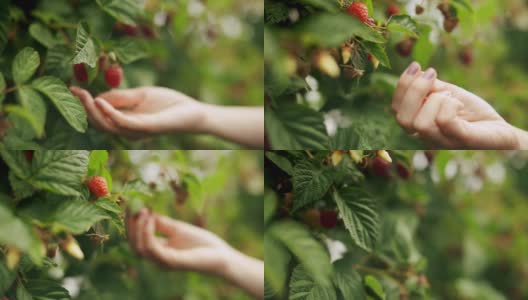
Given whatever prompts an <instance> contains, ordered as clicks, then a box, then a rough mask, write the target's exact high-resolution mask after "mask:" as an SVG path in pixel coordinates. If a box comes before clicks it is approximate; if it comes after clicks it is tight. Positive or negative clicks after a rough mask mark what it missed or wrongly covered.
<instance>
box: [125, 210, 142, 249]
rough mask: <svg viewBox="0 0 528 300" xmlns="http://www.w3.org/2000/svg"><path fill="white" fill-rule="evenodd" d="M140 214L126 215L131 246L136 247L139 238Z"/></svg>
mask: <svg viewBox="0 0 528 300" xmlns="http://www.w3.org/2000/svg"><path fill="white" fill-rule="evenodd" d="M138 218H139V214H135V215H131V214H129V213H127V217H126V228H127V237H128V243H129V245H130V248H132V249H134V248H135V245H136V240H137V221H138Z"/></svg>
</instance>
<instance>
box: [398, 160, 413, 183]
mask: <svg viewBox="0 0 528 300" xmlns="http://www.w3.org/2000/svg"><path fill="white" fill-rule="evenodd" d="M396 172H397V173H398V176H400V178H401V179H404V180H407V179H409V178H410V177H411V171H410V170H409V168H408V167H407V166H406V165H404V164H403V163H402V162H400V161H399V162H397V163H396Z"/></svg>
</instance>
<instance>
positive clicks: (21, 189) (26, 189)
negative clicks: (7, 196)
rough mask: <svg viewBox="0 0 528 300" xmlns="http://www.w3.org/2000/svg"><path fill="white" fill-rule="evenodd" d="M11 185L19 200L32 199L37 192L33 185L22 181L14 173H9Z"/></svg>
mask: <svg viewBox="0 0 528 300" xmlns="http://www.w3.org/2000/svg"><path fill="white" fill-rule="evenodd" d="M9 183H10V184H11V188H12V189H13V192H14V194H15V198H16V199H17V200H19V199H24V198H27V197H30V196H32V195H33V194H34V193H35V191H36V190H35V188H34V187H33V186H32V185H31V184H29V183H27V182H26V181H24V180H22V179H20V178H19V177H17V176H16V175H15V173H13V172H9Z"/></svg>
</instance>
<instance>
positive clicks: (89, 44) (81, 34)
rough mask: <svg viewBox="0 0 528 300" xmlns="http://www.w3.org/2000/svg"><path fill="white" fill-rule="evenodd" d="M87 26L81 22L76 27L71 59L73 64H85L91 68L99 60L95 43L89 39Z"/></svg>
mask: <svg viewBox="0 0 528 300" xmlns="http://www.w3.org/2000/svg"><path fill="white" fill-rule="evenodd" d="M87 26H88V25H87V24H85V23H83V22H81V23H79V25H77V38H76V39H75V56H74V57H73V61H72V63H73V64H81V63H85V64H87V65H89V66H90V67H92V68H95V64H96V63H97V60H98V58H99V56H98V54H97V49H96V47H95V43H94V41H93V40H92V38H91V37H90V35H89V33H88V31H87V29H86V28H85V27H87Z"/></svg>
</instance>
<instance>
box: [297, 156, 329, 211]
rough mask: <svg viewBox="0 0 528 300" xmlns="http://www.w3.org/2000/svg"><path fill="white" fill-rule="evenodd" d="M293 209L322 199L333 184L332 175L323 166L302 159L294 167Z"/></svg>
mask: <svg viewBox="0 0 528 300" xmlns="http://www.w3.org/2000/svg"><path fill="white" fill-rule="evenodd" d="M292 177H293V191H294V195H295V198H294V201H293V210H294V211H296V210H298V209H299V208H301V207H304V206H306V205H308V204H310V203H312V202H315V201H317V200H320V199H321V198H323V196H324V195H325V194H326V192H327V191H328V189H329V188H330V186H331V185H332V175H331V173H330V171H329V170H328V169H326V168H324V167H323V166H321V165H319V164H316V163H314V162H312V161H310V160H301V161H300V162H298V163H297V164H296V165H295V166H294V168H293V176H292Z"/></svg>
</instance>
